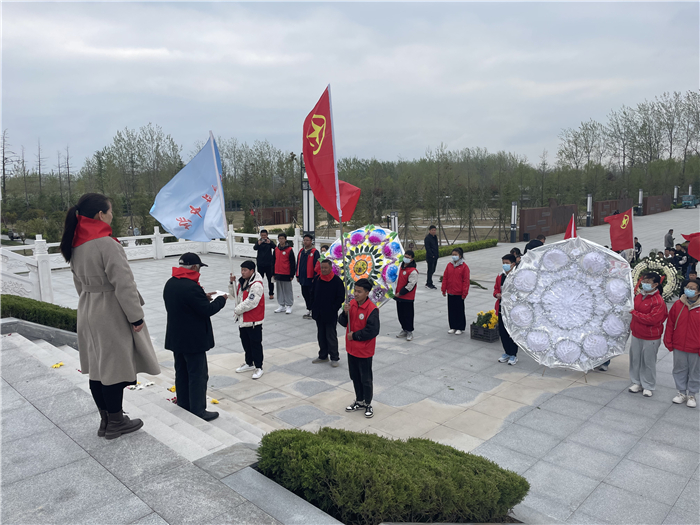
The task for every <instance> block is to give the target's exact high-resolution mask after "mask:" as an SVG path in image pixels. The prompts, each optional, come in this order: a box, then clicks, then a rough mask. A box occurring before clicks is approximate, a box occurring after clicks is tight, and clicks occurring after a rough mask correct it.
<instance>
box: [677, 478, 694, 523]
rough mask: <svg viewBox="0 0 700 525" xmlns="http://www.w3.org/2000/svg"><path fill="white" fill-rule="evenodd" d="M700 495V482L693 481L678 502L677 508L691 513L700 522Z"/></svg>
mask: <svg viewBox="0 0 700 525" xmlns="http://www.w3.org/2000/svg"><path fill="white" fill-rule="evenodd" d="M699 495H700V482H698V480H696V479H691V480H690V481H689V482H688V484H687V485H686V487H685V489H684V490H683V493H682V494H681V495H680V497H679V498H678V501H676V505H675V506H676V507H678V508H681V509H683V510H684V511H686V512H690V513H691V514H694V515H695V516H696V517H698V518H699V519H698V521H700V507H699V506H698V503H699V502H698V496H699Z"/></svg>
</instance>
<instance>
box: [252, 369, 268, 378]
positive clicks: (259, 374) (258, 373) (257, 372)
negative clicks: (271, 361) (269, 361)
mask: <svg viewBox="0 0 700 525" xmlns="http://www.w3.org/2000/svg"><path fill="white" fill-rule="evenodd" d="M264 373H265V372H263V369H262V368H256V369H255V373H254V374H253V379H260V378H261V377H262V376H263V374H264Z"/></svg>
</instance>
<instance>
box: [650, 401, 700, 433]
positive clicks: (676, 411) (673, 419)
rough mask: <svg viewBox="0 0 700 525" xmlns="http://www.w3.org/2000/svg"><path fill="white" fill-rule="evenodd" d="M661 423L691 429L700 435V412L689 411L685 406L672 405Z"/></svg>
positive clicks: (662, 417)
mask: <svg viewBox="0 0 700 525" xmlns="http://www.w3.org/2000/svg"><path fill="white" fill-rule="evenodd" d="M659 421H661V422H663V423H664V424H665V425H670V426H675V425H680V426H682V427H690V428H692V429H693V430H694V431H695V432H698V433H699V434H700V410H688V407H686V406H685V405H676V404H670V405H669V407H668V410H666V412H665V413H664V415H663V416H661V419H660V420H659Z"/></svg>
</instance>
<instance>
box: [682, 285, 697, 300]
mask: <svg viewBox="0 0 700 525" xmlns="http://www.w3.org/2000/svg"><path fill="white" fill-rule="evenodd" d="M683 293H685V296H686V297H687V298H688V299H692V298H693V297H695V290H691V289H690V288H686V289H684V290H683Z"/></svg>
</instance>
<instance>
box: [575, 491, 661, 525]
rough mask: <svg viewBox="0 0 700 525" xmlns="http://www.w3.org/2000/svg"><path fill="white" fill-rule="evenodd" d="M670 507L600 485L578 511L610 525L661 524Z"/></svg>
mask: <svg viewBox="0 0 700 525" xmlns="http://www.w3.org/2000/svg"><path fill="white" fill-rule="evenodd" d="M670 509H671V507H670V506H669V505H664V504H663V503H659V502H657V501H654V500H650V499H647V498H644V497H642V496H639V495H637V494H632V493H631V492H628V491H626V490H622V489H619V488H617V487H613V486H612V485H608V484H606V483H601V484H600V485H598V487H597V488H596V489H595V490H594V491H593V493H592V494H591V495H590V496H589V497H588V499H586V501H584V502H583V503H582V504H581V506H580V507H579V510H581V511H582V512H585V513H586V514H590V515H591V516H596V517H599V518H601V519H603V520H608V521H610V522H612V523H630V524H633V523H635V524H636V523H644V524H654V523H662V522H663V521H664V519H665V518H666V515H667V514H668V512H669V510H670Z"/></svg>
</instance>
